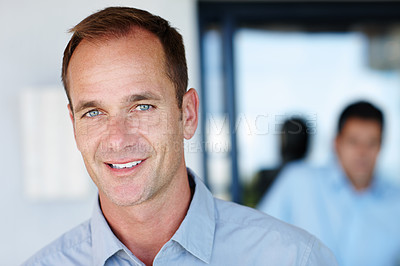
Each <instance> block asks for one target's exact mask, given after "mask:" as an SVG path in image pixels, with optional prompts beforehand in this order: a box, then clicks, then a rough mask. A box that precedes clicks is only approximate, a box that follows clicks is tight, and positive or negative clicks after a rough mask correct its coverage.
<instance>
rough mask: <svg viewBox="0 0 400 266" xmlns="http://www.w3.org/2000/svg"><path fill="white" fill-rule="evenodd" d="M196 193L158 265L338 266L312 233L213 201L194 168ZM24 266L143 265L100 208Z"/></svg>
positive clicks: (247, 210) (232, 204) (159, 258)
mask: <svg viewBox="0 0 400 266" xmlns="http://www.w3.org/2000/svg"><path fill="white" fill-rule="evenodd" d="M188 172H189V174H190V175H191V176H192V177H193V179H194V182H195V192H194V195H193V199H192V201H191V204H190V207H189V210H188V212H187V215H186V217H185V219H184V220H183V222H182V223H181V225H180V227H179V228H178V230H177V231H176V232H175V234H174V235H173V237H172V238H171V239H170V240H169V241H168V242H167V243H166V244H165V245H164V246H163V247H162V249H161V250H160V251H159V253H158V254H157V256H156V257H155V259H154V263H153V265H185V266H186V265H218V266H220V265H230V266H232V265H272V266H276V265H279V266H285V265H301V266H306V265H310V266H311V265H314V266H317V265H325V266H329V265H337V264H336V260H335V258H334V256H333V254H332V253H331V251H330V250H329V249H327V248H326V247H325V246H324V245H323V244H321V242H320V241H319V240H317V239H316V238H315V237H314V236H311V235H310V234H308V233H307V232H305V231H303V230H301V229H298V228H296V227H293V226H291V225H288V224H286V223H283V222H281V221H278V220H276V219H274V218H272V217H270V216H268V215H265V214H263V213H261V212H258V211H256V210H254V209H250V208H247V207H243V206H240V205H237V204H234V203H231V202H226V201H222V200H218V199H215V198H213V196H212V195H211V193H210V192H209V190H208V189H207V188H206V187H205V186H204V184H203V183H202V182H201V181H200V179H199V178H198V177H196V176H195V175H194V174H193V173H192V172H191V171H190V170H189V169H188ZM24 265H63V266H67V265H75V266H76V265H85V266H86V265H96V266H98V265H144V264H143V263H142V262H141V261H140V260H139V259H138V258H136V257H135V255H134V254H132V252H131V251H130V250H128V249H127V248H126V247H125V246H124V244H122V243H121V241H119V239H118V238H117V237H116V236H115V235H114V234H113V233H112V231H111V229H110V227H109V226H108V224H107V222H106V220H105V218H104V216H103V214H102V212H101V210H100V207H99V205H98V204H96V206H95V208H94V211H93V215H92V217H91V219H90V220H89V221H87V222H85V223H83V224H81V225H79V226H78V227H76V228H75V229H73V230H71V231H70V232H68V233H66V234H64V235H63V236H61V237H60V238H59V239H58V240H56V241H55V242H53V243H52V244H50V245H49V246H47V247H45V248H44V249H43V250H41V251H40V252H39V253H38V254H36V255H35V256H34V257H32V258H31V259H29V260H28V261H27V262H26V263H24Z"/></svg>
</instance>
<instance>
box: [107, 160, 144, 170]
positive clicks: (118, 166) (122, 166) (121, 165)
mask: <svg viewBox="0 0 400 266" xmlns="http://www.w3.org/2000/svg"><path fill="white" fill-rule="evenodd" d="M142 162H143V160H140V161H132V162H127V163H106V164H107V165H108V166H109V167H110V168H112V169H130V168H133V167H135V166H137V165H139V164H141V163H142Z"/></svg>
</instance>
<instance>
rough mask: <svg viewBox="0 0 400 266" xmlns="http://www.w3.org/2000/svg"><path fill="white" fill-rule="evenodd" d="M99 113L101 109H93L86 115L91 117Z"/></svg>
mask: <svg viewBox="0 0 400 266" xmlns="http://www.w3.org/2000/svg"><path fill="white" fill-rule="evenodd" d="M99 114H100V111H99V110H92V111H89V112H87V113H86V115H87V116H89V117H95V116H98V115H99Z"/></svg>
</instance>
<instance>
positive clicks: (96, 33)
mask: <svg viewBox="0 0 400 266" xmlns="http://www.w3.org/2000/svg"><path fill="white" fill-rule="evenodd" d="M134 27H140V28H143V29H145V30H148V31H149V32H151V33H153V34H154V35H156V36H157V37H158V39H159V40H160V42H161V45H162V47H163V49H164V54H165V59H166V60H165V61H166V62H165V68H166V74H167V76H168V78H169V79H170V80H171V82H172V83H173V84H174V86H175V89H176V99H177V102H178V107H179V108H181V107H182V99H183V95H184V94H185V92H186V89H187V85H188V74H187V64H186V57H185V47H184V44H183V39H182V36H181V35H180V34H179V33H178V31H177V30H176V29H175V28H173V27H171V25H170V24H169V22H168V21H166V20H165V19H163V18H161V17H159V16H155V15H152V14H150V13H149V12H147V11H144V10H140V9H136V8H130V7H108V8H106V9H103V10H101V11H98V12H96V13H94V14H92V15H90V16H88V17H87V18H85V19H84V20H82V21H81V22H80V23H79V24H78V25H76V26H75V27H73V28H72V29H71V30H70V32H71V33H73V35H72V37H71V40H70V41H69V42H68V45H67V47H66V48H65V50H64V57H63V64H62V82H63V84H64V88H65V92H66V93H67V97H68V101H69V103H70V104H71V98H70V95H69V88H68V79H67V71H68V65H69V62H70V60H71V57H72V54H73V53H74V50H75V49H76V47H78V45H79V43H80V42H81V41H82V40H84V39H85V40H89V41H95V40H99V39H103V38H121V37H125V36H127V35H129V33H130V32H131V30H132V29H133V28H134Z"/></svg>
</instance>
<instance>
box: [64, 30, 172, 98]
mask: <svg viewBox="0 0 400 266" xmlns="http://www.w3.org/2000/svg"><path fill="white" fill-rule="evenodd" d="M165 69H166V68H165V54H164V50H163V47H162V45H161V42H160V41H159V39H158V37H157V36H155V35H154V34H153V33H150V32H148V31H147V30H144V29H140V28H134V29H132V31H131V32H130V33H129V34H128V35H127V36H124V37H121V38H115V37H110V38H103V39H98V40H95V41H91V40H82V41H81V43H80V44H79V45H78V46H77V48H76V49H75V51H74V53H73V55H72V57H71V60H70V63H69V67H68V72H67V78H68V81H69V88H70V94H71V98H74V95H73V94H74V92H75V91H76V90H77V88H94V87H96V88H99V89H101V88H103V87H105V86H109V87H111V86H110V85H112V87H115V88H116V87H118V86H120V88H122V87H123V86H125V85H133V84H124V83H135V84H140V83H143V84H150V83H153V84H155V83H159V84H160V85H163V86H164V85H165V82H168V79H167V75H166V71H165ZM161 83H162V84H161ZM85 91H87V90H85ZM81 92H82V91H80V93H81ZM72 101H73V100H72Z"/></svg>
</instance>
